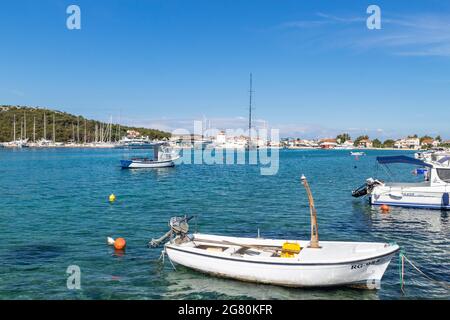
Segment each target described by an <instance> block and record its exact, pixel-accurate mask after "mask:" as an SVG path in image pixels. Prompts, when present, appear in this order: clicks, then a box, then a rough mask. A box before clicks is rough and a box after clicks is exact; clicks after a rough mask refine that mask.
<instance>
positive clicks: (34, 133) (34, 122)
mask: <svg viewBox="0 0 450 320" xmlns="http://www.w3.org/2000/svg"><path fill="white" fill-rule="evenodd" d="M33 142H36V116H34V117H33Z"/></svg>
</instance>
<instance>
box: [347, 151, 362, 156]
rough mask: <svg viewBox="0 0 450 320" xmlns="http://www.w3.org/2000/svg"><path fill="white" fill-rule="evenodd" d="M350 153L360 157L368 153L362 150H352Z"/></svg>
mask: <svg viewBox="0 0 450 320" xmlns="http://www.w3.org/2000/svg"><path fill="white" fill-rule="evenodd" d="M350 155H351V156H357V157H360V156H365V155H366V154H365V153H364V152H362V151H351V152H350Z"/></svg>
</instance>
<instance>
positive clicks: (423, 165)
mask: <svg viewBox="0 0 450 320" xmlns="http://www.w3.org/2000/svg"><path fill="white" fill-rule="evenodd" d="M442 160H443V159H441V160H440V161H424V160H420V159H414V158H412V157H408V156H404V155H402V156H389V157H377V161H378V163H379V164H382V165H388V164H392V163H404V164H410V165H413V166H416V167H419V170H418V171H416V173H422V174H423V176H424V181H422V182H415V183H400V182H393V183H390V182H384V181H381V180H377V179H373V178H369V179H367V180H366V183H365V184H364V185H362V186H361V187H360V188H358V189H357V190H354V191H353V192H352V195H353V196H354V197H361V196H366V195H367V196H368V197H369V199H370V203H371V204H372V205H383V204H386V205H390V206H400V207H413V208H427V209H440V210H450V197H449V194H450V167H449V166H447V165H445V164H443V162H442Z"/></svg>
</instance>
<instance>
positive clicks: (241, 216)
mask: <svg viewBox="0 0 450 320" xmlns="http://www.w3.org/2000/svg"><path fill="white" fill-rule="evenodd" d="M142 153H143V151H133V152H130V151H124V150H93V149H92V150H91V149H85V150H82V149H48V150H31V149H30V150H25V149H24V150H6V149H4V150H1V149H0V187H1V193H0V201H1V206H0V218H1V222H0V234H1V239H2V240H1V244H0V298H1V299H185V298H190V299H217V298H224V299H242V298H250V299H269V298H274V299H327V298H333V299H408V298H439V299H448V298H449V297H450V296H449V292H448V291H446V290H445V289H443V288H442V287H440V286H438V285H436V284H433V283H432V282H430V281H429V280H427V279H425V278H424V277H422V276H421V275H419V274H418V273H417V272H416V271H414V270H413V269H412V268H411V267H408V266H407V267H406V288H405V293H404V294H403V293H401V291H400V287H399V276H398V269H397V268H398V264H397V262H398V261H397V257H396V258H395V259H393V260H392V262H391V264H390V266H389V268H388V270H387V271H386V273H385V277H384V278H383V281H382V286H381V289H380V290H378V291H365V290H356V289H342V288H341V289H326V290H303V289H288V288H280V287H275V286H267V285H256V284H248V283H241V282H237V281H232V280H225V279H218V278H212V277H209V276H205V275H203V274H200V273H197V272H194V271H191V270H188V269H186V268H183V267H178V268H177V271H173V270H172V267H171V266H170V264H169V263H167V261H166V264H165V265H164V266H162V265H161V264H160V263H158V262H157V260H158V258H159V256H160V252H161V250H160V249H148V248H147V247H146V244H147V241H148V240H149V239H150V238H152V237H159V236H160V235H162V234H163V233H164V232H166V231H167V230H168V227H167V221H168V220H169V218H170V217H171V216H175V215H184V214H193V215H197V216H198V219H197V222H196V223H191V227H192V228H193V229H195V224H197V229H198V231H200V232H205V233H217V234H226V235H235V236H256V234H257V229H258V228H259V229H260V231H261V236H262V237H281V238H302V239H305V238H306V239H308V238H309V226H310V225H309V210H308V204H307V198H306V194H305V192H304V189H303V187H302V186H301V184H300V182H299V177H300V175H301V174H302V173H304V174H305V175H306V176H307V177H308V179H309V182H310V185H311V188H312V191H313V194H314V197H315V200H316V206H317V210H318V221H319V233H320V239H322V240H354V241H396V242H397V243H398V244H399V245H400V246H401V247H402V248H403V249H404V250H405V252H406V254H407V256H408V257H409V258H410V259H412V260H414V261H415V262H417V263H418V264H419V265H420V267H421V268H422V269H423V270H424V271H425V272H426V273H427V274H428V275H430V276H432V277H433V278H436V279H440V280H445V281H450V272H449V270H450V269H449V252H450V251H449V249H450V246H449V231H450V228H449V227H450V223H449V217H448V213H446V212H441V211H432V210H415V209H400V208H392V209H391V212H390V213H389V214H381V213H380V212H379V210H378V209H377V208H375V207H373V208H372V207H370V206H369V205H368V204H367V203H366V202H365V201H364V200H363V199H354V198H352V197H351V190H352V189H354V188H356V187H357V186H359V185H361V184H362V183H363V182H364V180H365V179H366V178H367V177H369V176H373V175H374V173H375V169H376V167H375V156H377V155H389V154H399V153H401V152H399V151H367V156H365V157H361V158H360V159H359V160H355V158H354V157H351V156H349V152H348V151H326V150H324V151H322V150H311V151H301V150H299V151H281V152H280V169H279V172H278V174H277V175H274V176H262V175H260V170H259V167H258V166H255V165H184V164H182V165H179V166H176V167H175V168H167V169H149V170H147V169H144V170H134V171H133V170H121V169H120V168H119V166H118V165H119V160H120V159H121V158H122V157H124V156H130V155H137V154H142ZM403 153H404V152H403ZM411 170H412V168H406V169H404V170H402V171H401V172H400V173H399V174H398V176H399V177H400V178H404V179H415V177H414V176H413V175H412V174H411ZM383 173H384V172H382V171H378V174H379V175H378V176H383ZM416 179H417V178H416ZM112 192H113V193H114V194H115V195H116V196H117V201H116V202H115V203H113V204H110V203H109V202H108V195H109V194H110V193H112ZM107 236H112V237H114V238H116V237H119V236H121V237H124V238H125V239H126V240H127V243H128V245H127V250H126V252H125V254H124V255H118V254H116V253H115V252H114V250H113V249H112V248H111V247H109V246H107V245H106V237H107ZM69 265H78V266H79V267H80V268H81V290H68V289H67V287H66V280H67V276H68V274H66V269H67V267H68V266H69Z"/></svg>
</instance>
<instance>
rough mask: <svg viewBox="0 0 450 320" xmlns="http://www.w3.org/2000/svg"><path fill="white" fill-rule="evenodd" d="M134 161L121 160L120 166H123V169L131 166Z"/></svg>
mask: <svg viewBox="0 0 450 320" xmlns="http://www.w3.org/2000/svg"><path fill="white" fill-rule="evenodd" d="M132 163H133V161H131V160H120V166H121V167H122V168H123V169H127V168H130V166H131V164H132Z"/></svg>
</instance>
